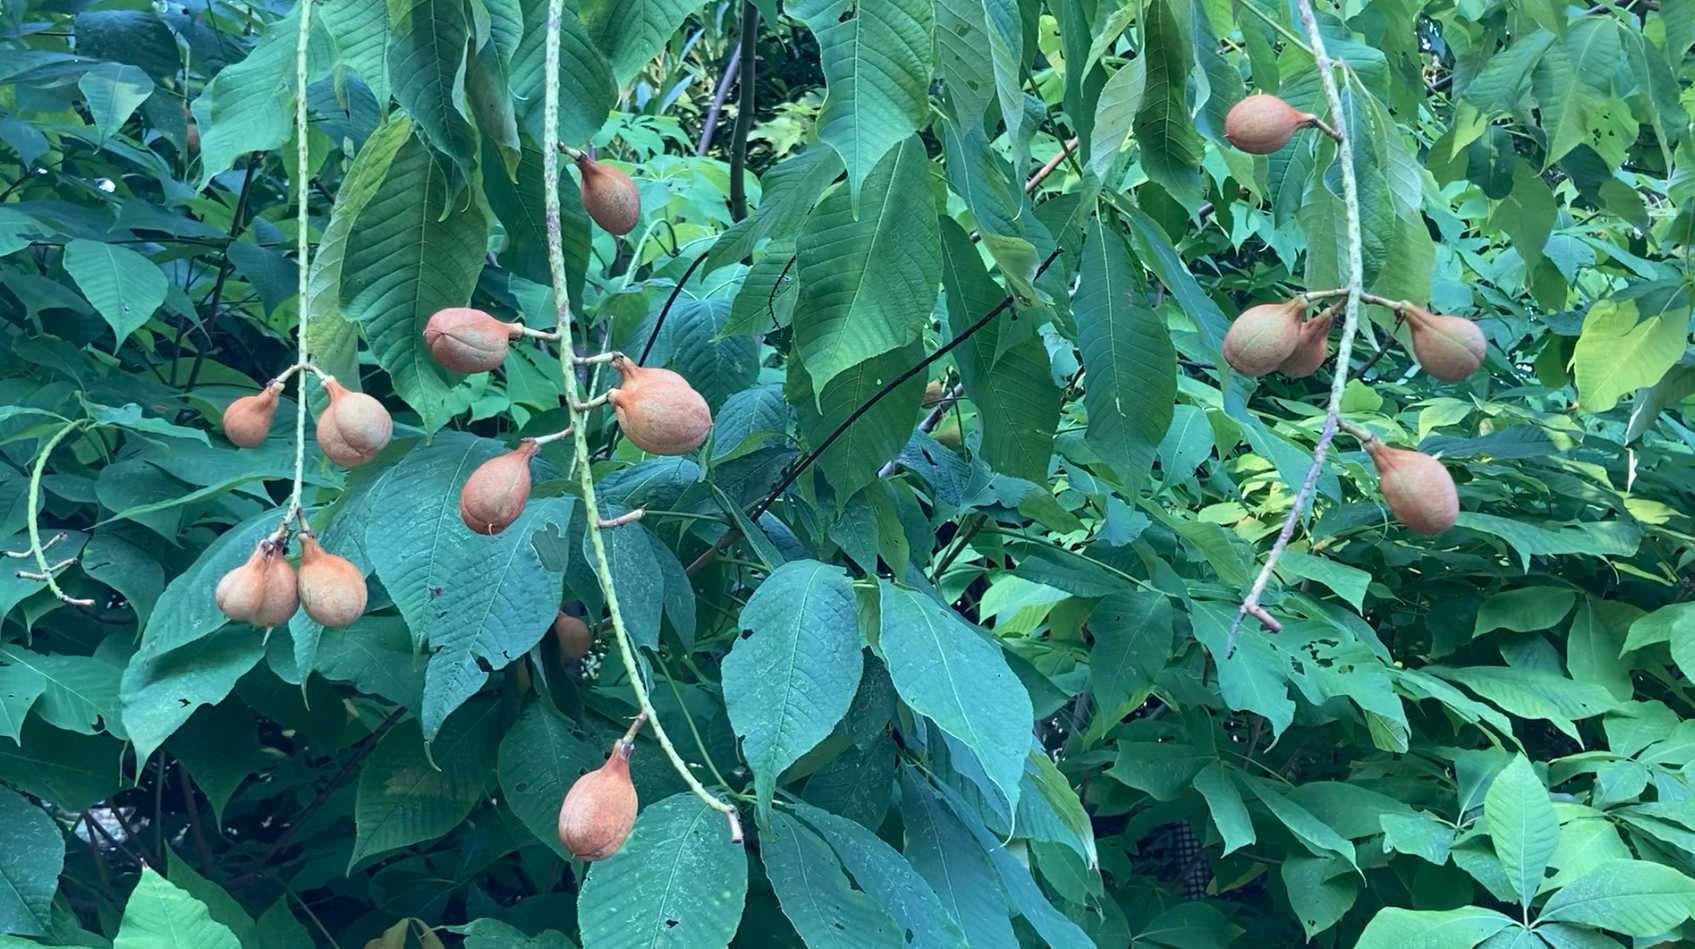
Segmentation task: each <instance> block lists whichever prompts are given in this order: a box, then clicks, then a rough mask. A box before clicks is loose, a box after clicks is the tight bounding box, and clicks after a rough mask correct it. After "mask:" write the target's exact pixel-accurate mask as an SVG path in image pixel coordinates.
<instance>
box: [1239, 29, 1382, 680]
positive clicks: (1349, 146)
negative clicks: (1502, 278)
mask: <svg viewBox="0 0 1695 949" xmlns="http://www.w3.org/2000/svg"><path fill="white" fill-rule="evenodd" d="M1296 3H1297V4H1298V5H1299V7H1300V11H1301V23H1302V25H1304V26H1305V27H1306V30H1307V38H1308V39H1310V40H1311V41H1312V51H1313V57H1314V59H1316V60H1317V61H1318V78H1319V82H1321V83H1322V84H1323V85H1324V96H1325V99H1327V100H1328V101H1329V103H1330V115H1331V117H1332V119H1333V120H1334V121H1335V123H1336V128H1335V133H1336V161H1337V163H1338V164H1340V165H1341V171H1342V203H1343V205H1344V208H1345V210H1346V212H1347V223H1348V230H1347V234H1348V282H1347V286H1346V288H1345V289H1346V292H1347V297H1348V303H1347V308H1346V310H1345V311H1344V312H1345V314H1346V315H1345V316H1344V318H1343V320H1342V340H1341V342H1340V343H1338V344H1337V346H1336V367H1337V368H1336V372H1335V373H1334V374H1333V376H1332V379H1331V383H1330V404H1329V405H1328V406H1326V407H1325V410H1324V429H1323V431H1321V432H1320V433H1319V436H1318V444H1317V445H1316V446H1314V448H1313V453H1312V465H1311V466H1310V467H1308V468H1307V476H1306V480H1305V481H1304V482H1303V483H1302V484H1301V489H1300V491H1299V492H1297V493H1296V494H1295V503H1294V504H1293V505H1291V506H1290V508H1289V516H1288V517H1287V518H1285V519H1284V521H1283V529H1282V530H1281V531H1279V532H1278V534H1277V542H1276V543H1274V544H1272V546H1271V553H1270V554H1268V555H1267V556H1266V558H1265V566H1264V567H1262V568H1260V572H1259V576H1257V577H1255V578H1254V585H1253V588H1252V589H1250V590H1249V591H1248V595H1247V596H1246V597H1244V598H1243V600H1242V606H1241V608H1240V609H1238V610H1237V611H1236V619H1235V620H1234V621H1233V622H1232V623H1231V624H1230V632H1229V634H1228V635H1226V636H1225V641H1224V642H1225V645H1224V658H1226V659H1228V658H1230V656H1231V655H1233V654H1234V653H1235V651H1236V633H1237V631H1238V630H1239V629H1241V626H1242V619H1243V618H1244V617H1246V616H1250V615H1251V616H1253V617H1254V618H1255V619H1257V620H1259V621H1260V622H1261V623H1264V624H1265V626H1266V628H1267V629H1270V630H1272V631H1273V632H1276V631H1277V630H1279V629H1280V628H1281V627H1280V626H1279V624H1278V622H1277V621H1276V620H1275V619H1273V618H1272V617H1271V614H1269V613H1267V612H1266V611H1265V609H1264V608H1263V607H1261V606H1260V602H1259V598H1260V595H1261V594H1263V593H1264V592H1265V586H1266V584H1267V583H1269V582H1270V581H1271V574H1272V571H1273V570H1275V569H1276V568H1277V559H1278V558H1279V557H1281V556H1282V555H1283V551H1284V550H1285V549H1286V548H1287V547H1288V546H1289V541H1290V539H1291V538H1293V537H1294V536H1295V526H1296V525H1297V524H1299V523H1300V521H1301V513H1302V510H1303V509H1304V508H1305V507H1306V504H1307V501H1308V500H1309V499H1310V498H1311V497H1312V494H1313V490H1314V488H1315V487H1316V485H1317V484H1318V476H1319V472H1321V471H1323V470H1324V455H1325V453H1326V452H1327V451H1329V449H1330V441H1331V439H1333V438H1335V437H1336V422H1337V420H1338V419H1339V418H1341V415H1342V394H1343V393H1344V392H1345V391H1347V387H1348V364H1349V361H1350V359H1351V357H1352V356H1353V351H1354V336H1355V334H1357V333H1358V332H1359V320H1360V296H1361V292H1362V290H1363V289H1364V285H1365V276H1364V272H1365V263H1364V260H1363V255H1362V252H1361V246H1362V244H1363V240H1362V238H1361V236H1360V199H1359V183H1358V182H1357V181H1355V180H1354V149H1353V142H1352V141H1351V139H1350V138H1349V136H1348V125H1347V116H1346V114H1345V113H1344V112H1343V111H1342V93H1341V90H1339V89H1337V88H1336V74H1335V67H1336V63H1335V62H1334V61H1332V60H1331V58H1330V54H1329V52H1328V51H1326V50H1325V48H1324V35H1323V34H1322V33H1320V32H1319V29H1318V18H1317V17H1316V16H1315V15H1314V14H1313V11H1312V0H1296ZM1246 6H1248V7H1249V9H1253V4H1251V3H1250V4H1247V5H1246ZM1256 12H1257V11H1256Z"/></svg>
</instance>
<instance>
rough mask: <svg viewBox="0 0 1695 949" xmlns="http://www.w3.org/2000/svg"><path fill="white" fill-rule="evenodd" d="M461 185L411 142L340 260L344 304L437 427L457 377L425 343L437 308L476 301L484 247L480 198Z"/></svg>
mask: <svg viewBox="0 0 1695 949" xmlns="http://www.w3.org/2000/svg"><path fill="white" fill-rule="evenodd" d="M454 191H455V189H453V188H452V187H451V183H450V176H449V175H448V172H447V169H446V168H444V167H443V166H442V165H441V163H440V162H438V161H437V160H436V159H435V157H434V156H433V155H431V153H430V150H429V147H428V146H426V145H425V144H424V142H423V141H422V140H420V139H418V138H416V137H414V138H411V139H408V140H407V141H406V143H405V144H403V145H402V146H401V147H400V150H399V152H397V153H396V154H395V156H394V160H393V162H392V163H390V165H389V168H388V174H387V176H385V177H384V179H383V183H382V184H381V185H380V186H378V188H377V191H376V193H375V194H373V195H372V196H371V198H370V201H369V203H367V204H366V205H365V210H364V212H363V213H361V214H360V215H359V217H358V219H357V221H356V223H355V224H354V226H353V232H352V235H351V236H350V237H349V238H348V242H347V249H346V251H345V255H346V256H345V258H344V259H343V261H342V273H341V303H342V311H343V312H344V313H345V314H346V315H347V318H348V319H351V320H353V321H354V322H356V323H358V324H359V325H360V327H361V328H362V329H363V330H364V333H365V338H366V340H367V341H368V342H369V343H370V346H371V352H372V354H373V355H375V356H376V358H377V362H378V363H380V364H381V365H382V367H383V369H385V370H387V371H388V374H389V375H390V376H392V377H393V379H394V386H395V389H396V390H397V391H398V392H399V393H400V395H401V397H402V398H404V399H405V400H406V401H407V403H408V404H410V405H411V406H412V408H414V409H416V410H417V412H418V415H419V416H420V417H421V418H422V419H423V422H424V427H425V428H426V429H427V430H430V431H434V430H435V429H437V428H439V427H441V425H442V423H444V422H446V421H447V408H446V401H447V393H448V389H449V388H450V387H451V377H450V376H449V374H448V372H447V370H445V369H443V368H442V367H441V365H440V364H439V363H437V362H436V361H435V359H434V358H433V357H432V356H430V353H429V349H428V348H427V347H426V346H425V345H424V326H425V324H427V323H428V322H429V319H430V317H431V316H432V315H434V313H435V312H436V311H437V310H440V309H442V308H444V307H450V306H464V305H465V303H466V301H468V300H469V299H470V298H471V289H472V287H474V286H475V285H476V281H477V275H478V274H479V273H481V272H482V266H483V253H484V249H485V247H486V233H487V223H486V221H485V220H484V218H483V213H482V210H481V205H480V204H479V203H478V202H475V201H468V200H465V199H464V197H463V196H462V195H461V196H459V197H455V196H454V194H453V192H454Z"/></svg>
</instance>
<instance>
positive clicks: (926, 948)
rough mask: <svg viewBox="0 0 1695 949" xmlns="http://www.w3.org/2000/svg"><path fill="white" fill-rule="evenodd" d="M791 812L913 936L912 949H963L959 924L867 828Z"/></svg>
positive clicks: (804, 808)
mask: <svg viewBox="0 0 1695 949" xmlns="http://www.w3.org/2000/svg"><path fill="white" fill-rule="evenodd" d="M795 813H796V814H798V815H799V816H800V818H801V819H802V820H804V821H805V822H806V823H807V824H809V825H811V826H812V829H814V830H816V831H818V833H819V834H821V835H822V836H823V837H824V839H825V840H826V841H827V842H829V844H830V847H831V848H832V849H834V850H835V851H836V856H837V857H839V858H841V861H842V866H844V867H846V868H847V871H848V872H849V873H851V874H853V878H854V881H855V882H857V883H858V884H859V885H860V888H861V889H863V890H864V891H865V892H867V893H869V894H870V895H871V898H872V899H874V900H876V901H877V902H878V904H880V905H881V906H882V907H883V909H884V910H886V911H887V912H888V914H889V915H890V916H891V917H893V918H894V921H895V923H896V924H897V925H899V926H900V927H901V928H902V929H904V930H906V931H908V932H910V933H912V936H911V938H910V939H909V940H908V943H907V944H908V945H910V946H911V947H913V949H966V942H965V933H964V931H963V930H962V929H961V928H960V925H959V921H958V920H957V919H955V918H954V917H953V916H952V914H950V913H949V912H948V910H947V909H946V908H945V907H944V906H943V905H942V901H941V900H940V899H938V898H937V896H936V891H935V890H934V889H932V888H931V887H930V884H929V883H928V882H926V881H925V879H924V877H922V876H920V875H919V874H918V872H917V871H916V870H914V869H913V867H912V864H911V863H909V862H908V861H907V858H906V857H905V856H903V855H901V853H899V852H898V851H896V850H895V849H894V848H893V847H891V846H889V845H888V843H886V842H885V841H884V840H883V838H881V837H878V836H877V835H876V834H874V833H872V832H871V831H870V830H868V829H866V828H865V827H862V826H860V825H859V824H856V823H854V822H853V821H851V820H848V819H846V818H843V817H837V816H836V815H834V814H831V813H828V812H826V811H821V810H819V809H818V808H816V807H810V806H808V805H805V804H799V805H796V807H795Z"/></svg>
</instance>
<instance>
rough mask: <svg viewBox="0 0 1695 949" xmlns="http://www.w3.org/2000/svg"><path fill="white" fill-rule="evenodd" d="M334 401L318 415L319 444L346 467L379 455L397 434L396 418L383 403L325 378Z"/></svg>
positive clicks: (337, 462) (327, 390)
mask: <svg viewBox="0 0 1695 949" xmlns="http://www.w3.org/2000/svg"><path fill="white" fill-rule="evenodd" d="M324 391H325V392H327V393H329V397H330V404H329V407H328V408H326V409H324V413H323V414H322V415H320V416H318V448H319V450H321V451H322V452H323V453H324V455H325V456H326V457H327V458H329V460H331V461H333V462H335V463H336V464H338V465H340V466H342V467H343V468H357V467H358V466H360V465H362V464H364V463H366V462H368V461H370V460H371V459H372V458H375V457H377V453H378V452H380V451H382V450H383V448H384V446H386V445H387V444H388V440H389V439H390V438H392V437H394V419H393V418H391V417H389V414H388V410H387V409H385V408H383V404H382V403H381V402H378V401H377V400H376V399H373V398H371V397H370V396H368V395H366V394H364V393H363V392H352V391H349V390H348V389H347V387H346V386H343V385H342V384H341V383H339V382H337V381H335V380H334V379H329V378H326V379H325V380H324Z"/></svg>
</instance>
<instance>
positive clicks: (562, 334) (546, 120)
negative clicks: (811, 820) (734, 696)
mask: <svg viewBox="0 0 1695 949" xmlns="http://www.w3.org/2000/svg"><path fill="white" fill-rule="evenodd" d="M564 16H565V2H564V0H548V5H547V59H546V63H545V65H544V67H543V71H542V90H543V100H542V141H544V142H558V141H559V27H560V23H561V21H562V20H563V19H564ZM559 152H560V150H559V149H556V148H544V149H543V150H542V189H543V191H544V192H545V194H544V201H545V202H546V209H547V263H548V269H549V270H550V271H551V275H552V278H553V308H554V319H555V322H556V323H557V326H558V332H559V366H560V369H561V372H562V375H563V376H564V382H565V404H566V406H567V407H568V408H569V411H570V413H571V428H572V429H573V432H574V438H573V439H572V443H573V444H574V445H575V446H576V469H577V481H578V483H579V484H580V485H581V486H582V491H583V505H584V507H585V508H586V509H587V513H588V517H587V519H586V520H587V524H588V534H589V546H590V548H591V549H592V550H593V551H594V563H595V573H596V574H597V575H598V576H599V577H600V588H601V590H602V591H603V592H604V593H605V594H606V612H607V616H608V618H609V619H611V621H612V634H613V637H614V638H615V639H616V640H617V641H618V656H619V658H620V659H622V660H623V663H624V672H625V674H627V675H628V676H629V678H630V691H631V692H633V693H634V694H635V697H636V703H637V704H638V705H640V706H641V710H642V714H643V715H645V716H646V717H647V718H648V719H650V720H651V721H652V722H653V735H654V738H655V739H657V740H658V741H659V747H660V748H662V749H664V751H665V756H666V757H667V758H669V759H670V760H671V766H672V767H673V768H675V769H676V771H677V774H678V775H679V776H681V777H682V779H683V783H684V784H687V785H688V787H689V790H691V791H693V792H694V793H695V795H696V796H697V797H699V798H700V799H701V800H702V801H704V802H705V803H706V805H707V806H708V807H711V808H712V809H713V810H716V811H718V812H719V813H721V814H723V815H724V817H725V819H726V820H727V821H728V822H729V825H730V838H731V839H732V840H734V841H735V842H737V843H740V842H741V839H742V825H741V817H740V815H739V814H738V813H737V811H736V806H735V805H734V804H731V803H729V802H728V801H724V800H720V799H719V798H718V797H717V796H715V795H714V794H713V793H712V792H710V791H708V790H707V789H706V788H705V786H703V785H702V784H701V783H700V781H699V780H698V779H697V778H696V777H695V776H694V774H693V773H692V772H691V771H690V770H689V766H688V763H687V762H685V761H684V760H683V757H682V755H680V754H678V753H677V748H676V746H675V745H673V744H672V742H671V736H669V735H667V734H666V733H665V727H664V726H663V725H661V724H660V723H659V716H658V715H657V714H656V713H655V712H654V709H653V701H652V699H651V697H650V696H649V695H648V691H647V686H646V685H645V684H644V683H643V682H642V675H641V667H640V666H639V665H638V664H637V663H636V654H635V651H634V649H633V648H632V647H631V645H630V636H629V633H628V631H627V630H626V629H625V626H624V614H623V610H622V609H620V607H619V605H618V593H617V590H616V589H615V581H614V580H613V577H612V566H611V563H610V562H609V561H608V560H607V557H606V540H605V538H604V537H602V536H601V527H600V507H599V505H598V504H597V503H596V502H595V496H594V472H593V471H592V470H591V469H590V466H589V441H588V427H587V426H586V425H585V424H583V419H582V418H580V415H581V413H582V412H583V411H584V409H583V408H581V407H580V406H581V405H582V399H581V398H580V396H579V393H578V390H577V373H576V371H575V369H574V368H573V367H572V365H571V356H572V345H571V296H570V289H569V286H568V285H567V284H566V281H565V249H564V238H563V236H562V232H561V229H560V223H559V222H560V210H559Z"/></svg>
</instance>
